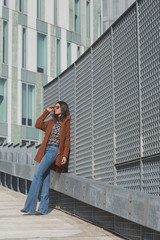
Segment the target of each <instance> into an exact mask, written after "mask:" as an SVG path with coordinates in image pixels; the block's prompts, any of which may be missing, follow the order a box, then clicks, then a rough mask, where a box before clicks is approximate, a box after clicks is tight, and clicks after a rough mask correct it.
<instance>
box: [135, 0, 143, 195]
mask: <svg viewBox="0 0 160 240" xmlns="http://www.w3.org/2000/svg"><path fill="white" fill-rule="evenodd" d="M136 17H137V18H136V19H137V51H138V54H137V57H138V59H137V62H138V83H139V134H140V191H143V162H142V157H143V137H142V104H141V102H142V100H141V94H142V93H141V69H140V67H141V66H140V39H139V11H138V2H137V1H136Z"/></svg>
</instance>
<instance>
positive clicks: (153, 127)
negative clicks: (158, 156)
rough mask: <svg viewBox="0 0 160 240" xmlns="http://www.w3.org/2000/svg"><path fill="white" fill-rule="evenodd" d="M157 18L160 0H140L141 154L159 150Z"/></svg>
mask: <svg viewBox="0 0 160 240" xmlns="http://www.w3.org/2000/svg"><path fill="white" fill-rule="evenodd" d="M159 18H160V4H159V0H154V1H152V0H147V1H146V0H145V1H140V2H139V30H140V36H139V38H140V74H141V92H142V96H141V98H142V128H143V131H142V136H143V155H144V156H147V155H151V154H155V153H160V138H159V136H160V80H159V66H160V55H159V54H160V38H159ZM146 23H147V24H146Z"/></svg>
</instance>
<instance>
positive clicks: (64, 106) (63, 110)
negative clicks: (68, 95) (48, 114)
mask: <svg viewBox="0 0 160 240" xmlns="http://www.w3.org/2000/svg"><path fill="white" fill-rule="evenodd" d="M57 103H59V105H60V106H61V117H58V115H57V114H55V113H53V119H54V122H57V121H58V120H60V121H63V119H65V118H66V117H67V116H69V115H70V112H69V107H68V104H67V103H66V102H64V101H58V102H57ZM57 103H56V104H57ZM56 104H55V105H56Z"/></svg>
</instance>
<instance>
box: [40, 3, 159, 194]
mask: <svg viewBox="0 0 160 240" xmlns="http://www.w3.org/2000/svg"><path fill="white" fill-rule="evenodd" d="M159 18H160V6H159V0H155V1H152V0H137V1H136V2H135V3H134V4H133V5H132V6H131V7H130V8H129V9H128V10H127V11H126V12H125V13H124V14H123V15H122V16H121V17H120V18H119V19H118V20H117V21H116V22H115V23H114V24H113V25H112V26H111V27H110V28H109V29H108V30H107V31H106V32H105V33H104V34H103V35H102V36H101V37H100V38H99V39H98V40H97V41H96V42H95V43H94V44H93V45H92V46H91V47H90V48H89V49H88V50H87V51H86V52H85V53H84V54H83V55H82V56H81V57H80V58H79V59H78V60H77V61H76V62H75V63H74V64H73V65H72V66H71V67H70V68H69V69H67V70H66V71H65V72H63V73H62V74H61V75H60V76H59V77H58V78H57V79H55V80H53V81H52V82H51V83H50V84H48V85H47V86H45V87H44V106H47V105H48V104H49V103H51V102H56V101H57V100H64V101H66V102H67V103H68V104H69V107H70V111H71V152H70V164H69V172H72V173H74V174H77V175H80V176H83V177H86V178H92V179H95V180H97V181H103V182H106V183H109V184H115V185H120V186H123V187H126V188H130V189H133V190H136V191H144V192H146V193H151V194H156V195H160V175H159V173H158V172H159V169H160V157H159V156H160V80H159V78H160V77H159V64H160V58H159V55H160V54H159V53H160V51H159V47H160V40H159V32H160V30H159ZM155 156H156V158H155Z"/></svg>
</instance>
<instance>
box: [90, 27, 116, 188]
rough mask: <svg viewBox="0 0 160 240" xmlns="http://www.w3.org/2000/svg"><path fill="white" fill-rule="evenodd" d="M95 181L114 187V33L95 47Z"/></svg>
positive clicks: (93, 57)
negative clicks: (112, 43) (112, 36)
mask: <svg viewBox="0 0 160 240" xmlns="http://www.w3.org/2000/svg"><path fill="white" fill-rule="evenodd" d="M92 62H93V64H92V69H93V149H94V178H95V179H96V180H101V181H106V182H108V183H112V184H113V183H114V170H113V169H114V150H113V87H112V86H113V84H112V49H111V32H109V33H108V34H107V35H105V36H104V37H103V38H102V39H101V41H99V42H98V43H97V44H95V45H94V46H93V56H92Z"/></svg>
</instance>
